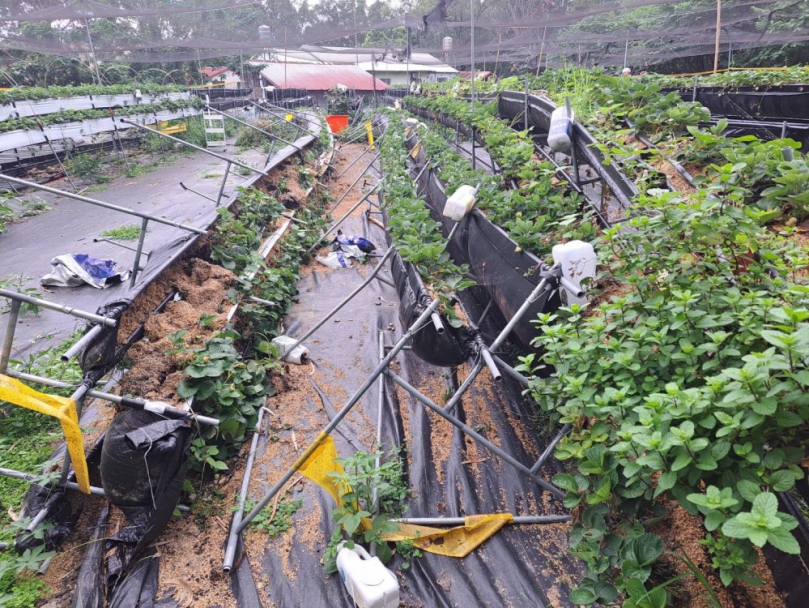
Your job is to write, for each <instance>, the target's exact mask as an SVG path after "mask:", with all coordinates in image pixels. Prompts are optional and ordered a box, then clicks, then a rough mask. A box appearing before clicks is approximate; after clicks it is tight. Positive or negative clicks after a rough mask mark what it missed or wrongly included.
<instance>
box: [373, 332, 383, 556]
mask: <svg viewBox="0 0 809 608" xmlns="http://www.w3.org/2000/svg"><path fill="white" fill-rule="evenodd" d="M377 340H378V342H377V344H378V349H379V360H380V361H382V360H383V359H384V358H385V334H384V333H383V332H382V331H380V332H379V335H378V338H377ZM384 407H385V377H384V376H381V375H380V376H379V393H378V397H377V401H376V446H375V449H376V450H380V449H381V447H382V410H383V409H384ZM381 460H382V454H381V452H380V451H378V452H377V453H376V458H375V459H374V471H377V470H379V464H380V462H381ZM376 497H377V488H376V486H374V489H373V490H372V492H371V504H372V505H373V508H374V514H375V515H379V504H378V503H377V498H376ZM371 555H376V542H373V543H371Z"/></svg>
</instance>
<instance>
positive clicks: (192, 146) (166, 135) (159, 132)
mask: <svg viewBox="0 0 809 608" xmlns="http://www.w3.org/2000/svg"><path fill="white" fill-rule="evenodd" d="M119 120H120V121H121V122H122V123H125V124H128V125H132V126H133V127H137V128H138V129H141V130H142V131H148V132H149V133H156V134H157V135H159V136H160V137H165V138H166V139H170V140H171V141H173V142H176V143H178V144H182V145H183V146H187V147H189V148H191V149H193V150H196V151H198V152H204V153H205V154H208V155H209V156H213V157H214V158H218V159H219V160H224V161H227V162H231V163H233V164H234V165H237V166H239V167H242V168H243V169H249V170H250V171H252V172H253V173H260V174H261V175H264V176H266V175H267V173H266V172H264V171H261V170H260V169H256V168H255V167H251V166H250V165H245V164H244V163H242V162H240V161H238V160H234V159H232V158H228V157H227V156H222V155H221V154H217V153H216V152H211V151H210V150H206V149H205V148H200V147H199V146H195V145H194V144H191V143H188V142H187V141H184V140H182V139H178V138H176V137H172V136H171V135H169V134H168V133H163V132H162V131H158V130H157V129H152V128H151V127H147V126H146V125H141V124H138V123H136V122H133V121H131V120H127V119H126V118H120V119H119Z"/></svg>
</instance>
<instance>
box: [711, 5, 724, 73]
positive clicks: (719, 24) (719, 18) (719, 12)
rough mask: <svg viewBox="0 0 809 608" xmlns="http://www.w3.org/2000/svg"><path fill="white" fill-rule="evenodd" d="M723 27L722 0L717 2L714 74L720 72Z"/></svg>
mask: <svg viewBox="0 0 809 608" xmlns="http://www.w3.org/2000/svg"><path fill="white" fill-rule="evenodd" d="M721 27H722V0H716V44H715V46H714V54H713V73H714V74H716V72H717V71H718V70H719V32H720V30H721Z"/></svg>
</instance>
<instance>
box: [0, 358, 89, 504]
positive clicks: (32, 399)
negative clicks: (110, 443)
mask: <svg viewBox="0 0 809 608" xmlns="http://www.w3.org/2000/svg"><path fill="white" fill-rule="evenodd" d="M0 400H3V401H8V402H9V403H11V404H14V405H19V406H20V407H24V408H27V409H29V410H34V411H35V412H39V413H40V414H45V415H46V416H53V417H54V418H57V419H58V420H59V422H60V423H61V425H62V432H63V433H64V434H65V441H66V442H67V451H68V453H69V454H70V460H71V461H72V462H73V469H74V470H75V471H76V483H77V484H79V488H80V489H81V491H82V492H84V493H85V494H89V493H90V476H89V474H88V472H87V460H85V458H84V440H83V439H82V436H81V429H80V428H79V418H78V416H77V415H76V402H75V401H74V400H73V399H70V398H68V397H59V396H57V395H46V394H45V393H40V392H39V391H35V390H34V389H32V388H30V387H28V386H26V385H24V384H23V383H22V382H20V381H18V380H14V379H13V378H9V377H8V376H4V375H3V374H0Z"/></svg>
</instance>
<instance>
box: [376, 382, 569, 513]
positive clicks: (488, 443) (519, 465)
mask: <svg viewBox="0 0 809 608" xmlns="http://www.w3.org/2000/svg"><path fill="white" fill-rule="evenodd" d="M383 373H384V374H385V375H386V376H387V377H388V378H390V379H391V380H393V381H394V382H395V383H396V384H398V385H399V386H401V387H402V388H403V389H404V390H405V391H406V392H408V393H409V394H410V395H412V396H413V397H415V398H416V399H418V400H419V401H421V402H422V403H423V404H424V405H426V406H427V407H428V408H430V409H431V410H433V411H434V412H435V413H436V414H438V415H439V416H441V417H442V418H443V419H444V420H446V421H448V422H450V423H451V424H452V425H453V426H455V427H456V428H457V429H459V430H460V431H462V432H463V433H464V434H465V435H468V436H469V437H471V438H472V439H474V440H475V441H477V442H478V443H479V444H481V445H482V446H484V447H486V448H488V449H489V450H490V451H492V452H494V453H495V454H497V455H498V456H499V457H500V458H502V459H503V460H504V461H505V462H507V463H508V464H510V465H511V466H513V467H514V468H515V469H517V470H518V471H521V472H523V473H526V474H527V475H529V476H530V477H531V478H532V479H533V480H534V481H536V482H537V483H538V484H539V485H540V486H541V487H542V488H544V489H545V490H547V491H548V492H550V493H551V494H553V495H554V496H557V497H559V498H564V496H565V494H564V492H562V491H561V490H560V489H559V488H557V487H556V486H555V485H553V484H552V483H549V482H547V481H545V480H544V479H542V478H541V477H537V476H536V475H535V474H534V473H532V472H531V469H529V468H528V467H527V466H525V465H524V464H522V463H521V462H520V461H519V460H517V459H516V458H514V457H513V456H510V455H509V454H507V453H506V452H504V451H503V450H501V449H500V448H499V447H497V446H496V445H494V444H493V443H492V442H491V441H489V440H488V439H486V438H485V437H484V436H483V435H481V434H480V433H478V432H476V431H475V430H474V429H472V428H471V427H469V426H467V425H466V424H464V423H463V422H461V421H460V420H458V419H457V418H456V417H455V416H453V415H452V414H449V413H447V411H446V407H441V406H440V405H437V404H436V403H434V402H433V401H432V400H431V399H429V398H428V397H426V396H424V395H422V394H421V393H420V392H419V390H418V389H417V388H415V387H414V386H412V385H410V384H409V383H408V382H407V381H406V380H405V379H404V378H401V377H399V376H398V375H396V374H395V373H393V372H392V371H390V370H389V369H386V370H385V371H384V372H383Z"/></svg>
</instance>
